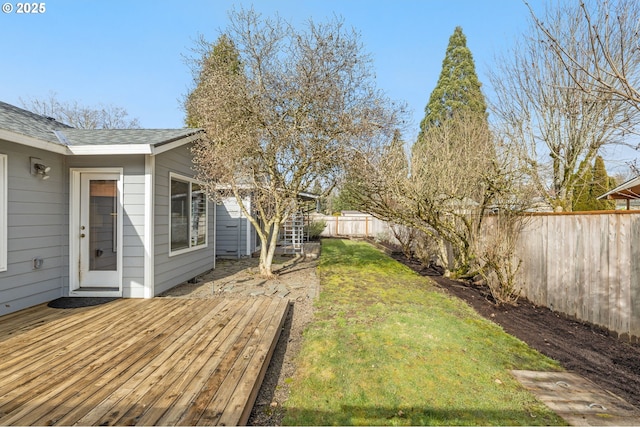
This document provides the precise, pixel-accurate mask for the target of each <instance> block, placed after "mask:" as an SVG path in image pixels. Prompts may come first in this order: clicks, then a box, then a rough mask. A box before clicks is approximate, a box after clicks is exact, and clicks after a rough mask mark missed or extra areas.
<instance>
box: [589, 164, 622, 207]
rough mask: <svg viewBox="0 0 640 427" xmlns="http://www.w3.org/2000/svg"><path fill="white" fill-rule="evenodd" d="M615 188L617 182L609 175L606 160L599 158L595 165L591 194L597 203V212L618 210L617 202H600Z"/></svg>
mask: <svg viewBox="0 0 640 427" xmlns="http://www.w3.org/2000/svg"><path fill="white" fill-rule="evenodd" d="M614 188H615V180H614V179H613V178H611V177H610V176H609V175H607V169H606V168H605V165H604V159H603V158H602V157H601V156H597V157H596V160H595V162H594V165H593V182H592V184H591V194H592V195H593V199H594V201H595V209H596V210H609V209H615V208H616V202H615V200H598V197H600V196H602V195H603V194H605V193H606V192H608V191H609V190H613V189H614Z"/></svg>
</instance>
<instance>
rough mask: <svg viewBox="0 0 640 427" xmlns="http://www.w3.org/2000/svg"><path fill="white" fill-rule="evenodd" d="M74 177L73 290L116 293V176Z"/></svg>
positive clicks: (118, 218) (86, 174)
mask: <svg viewBox="0 0 640 427" xmlns="http://www.w3.org/2000/svg"><path fill="white" fill-rule="evenodd" d="M78 176H79V180H78V181H79V182H78V183H77V184H76V188H77V190H78V192H79V194H78V196H79V197H78V198H77V199H76V200H78V205H79V206H78V207H79V213H78V221H76V222H75V225H76V226H77V227H78V228H77V234H76V236H77V239H78V242H77V244H76V248H78V252H77V255H78V257H79V262H78V266H79V271H78V288H79V289H78V288H77V290H83V289H94V288H97V289H94V290H97V291H100V290H101V289H102V288H105V289H104V290H115V289H118V290H119V287H120V276H121V274H120V269H121V268H122V266H121V265H120V264H121V262H122V257H121V254H119V253H118V251H119V248H120V247H121V245H120V242H119V240H120V239H121V236H122V234H121V232H120V230H121V229H122V224H121V222H122V215H121V211H122V208H121V202H120V199H121V198H120V188H121V186H120V174H118V173H100V172H80V173H79V175H76V178H77V177H78ZM78 184H79V185H78Z"/></svg>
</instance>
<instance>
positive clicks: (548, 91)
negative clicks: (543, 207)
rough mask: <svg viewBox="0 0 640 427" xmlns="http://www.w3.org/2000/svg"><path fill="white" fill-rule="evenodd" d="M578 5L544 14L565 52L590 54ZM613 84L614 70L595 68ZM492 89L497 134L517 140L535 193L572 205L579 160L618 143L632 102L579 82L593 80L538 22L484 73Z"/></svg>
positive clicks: (559, 206) (579, 56) (560, 206)
mask: <svg viewBox="0 0 640 427" xmlns="http://www.w3.org/2000/svg"><path fill="white" fill-rule="evenodd" d="M581 13H582V9H581V8H580V7H579V6H578V5H574V4H571V3H567V4H563V5H561V6H558V7H556V8H554V9H549V10H548V11H547V14H546V15H545V22H546V25H548V26H549V28H553V29H554V31H556V32H557V34H561V35H562V42H563V43H564V46H565V48H566V52H567V54H569V55H571V57H572V58H574V59H575V60H576V61H588V59H587V57H586V55H587V52H586V51H585V50H584V49H583V48H582V46H586V45H588V44H589V43H590V39H589V32H585V29H584V28H581V27H580V26H579V25H577V23H579V22H580V16H581ZM601 78H602V79H603V80H604V81H608V82H610V83H611V84H614V77H613V76H604V75H603V76H601ZM490 80H491V83H492V85H493V87H494V90H495V99H494V102H493V103H492V105H491V110H492V112H493V113H494V117H495V118H496V122H497V123H498V126H499V131H500V132H501V134H503V135H504V136H505V138H507V140H508V141H509V142H510V143H511V144H513V145H514V146H517V147H519V150H520V154H521V156H520V157H521V160H522V162H523V165H525V166H526V167H527V168H528V171H529V175H530V176H531V179H532V182H533V183H534V184H535V185H536V187H537V189H538V192H539V194H540V195H542V196H544V197H546V199H547V201H548V202H549V203H550V204H551V205H552V206H553V207H554V209H556V210H565V211H569V210H571V200H572V193H573V189H574V187H575V185H576V182H577V181H579V180H580V179H581V178H582V176H583V175H584V173H585V170H584V167H585V165H588V164H590V163H593V159H594V158H595V157H596V156H597V155H598V153H599V152H600V151H601V149H602V147H604V146H605V145H607V144H616V143H622V142H623V140H624V139H623V137H624V134H625V131H626V129H628V128H629V127H630V125H631V124H632V123H633V117H634V114H637V110H636V109H635V108H634V107H633V106H632V105H631V104H629V103H626V102H619V101H617V100H616V98H615V96H614V94H613V93H607V92H601V93H599V95H598V96H593V93H589V91H584V90H582V89H581V88H592V87H594V85H597V84H598V83H597V81H596V79H595V78H594V76H593V75H592V74H591V73H589V72H586V71H580V70H569V69H568V68H567V66H566V63H565V62H563V60H562V58H560V57H559V56H558V55H557V53H556V51H555V50H554V49H553V48H551V47H550V43H549V38H548V36H547V34H546V33H545V32H544V31H543V30H542V29H541V27H540V26H538V25H535V23H532V25H531V27H530V31H529V33H528V34H527V35H526V36H525V37H524V38H523V40H522V41H521V43H519V44H517V45H516V46H515V47H514V48H513V49H512V50H510V51H509V52H507V53H505V54H504V55H503V56H502V57H500V58H499V59H498V60H497V61H496V67H495V69H494V71H493V72H492V73H491V75H490Z"/></svg>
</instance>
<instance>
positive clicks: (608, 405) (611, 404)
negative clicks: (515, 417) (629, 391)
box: [511, 371, 640, 426]
mask: <svg viewBox="0 0 640 427" xmlns="http://www.w3.org/2000/svg"><path fill="white" fill-rule="evenodd" d="M511 373H512V374H513V376H515V377H516V379H517V380H518V381H519V382H520V383H521V384H522V385H523V386H524V387H525V388H526V389H528V390H529V391H531V392H532V393H533V394H534V395H535V396H536V397H537V398H538V400H540V401H541V402H542V403H544V404H545V405H547V406H548V407H549V408H550V409H551V410H552V411H554V412H555V413H557V414H558V415H559V416H561V417H562V418H563V419H564V420H565V421H566V422H567V423H569V424H570V425H574V426H637V425H640V409H638V408H636V407H635V406H633V405H631V404H629V403H627V402H626V401H625V400H624V399H622V398H620V397H618V396H616V395H615V394H613V393H611V392H609V391H606V390H603V389H602V388H600V387H598V385H596V384H595V383H593V382H592V381H589V380H588V379H586V378H584V377H582V376H580V375H577V374H574V373H571V372H538V371H511Z"/></svg>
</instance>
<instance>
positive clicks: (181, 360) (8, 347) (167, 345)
mask: <svg viewBox="0 0 640 427" xmlns="http://www.w3.org/2000/svg"><path fill="white" fill-rule="evenodd" d="M288 307H289V302H288V300H287V299H282V298H274V299H269V298H259V299H256V298H254V299H202V300H198V299H177V298H155V299H150V300H140V299H120V300H116V301H113V302H110V303H107V304H103V305H100V306H95V307H85V308H76V309H66V310H62V309H53V308H49V307H47V306H44V305H40V306H37V307H33V308H30V309H27V310H23V311H20V312H17V313H13V314H11V315H7V316H3V317H0V425H73V424H79V425H239V424H245V423H246V421H247V419H248V417H249V414H250V412H251V408H252V406H253V403H254V401H255V398H256V395H257V392H258V389H259V388H260V384H261V382H262V379H263V378H264V373H265V371H266V369H267V366H268V364H269V361H270V359H271V355H272V354H273V349H274V347H275V345H276V343H277V341H278V337H279V335H280V330H281V329H282V325H283V323H284V319H285V317H286V313H287V310H288Z"/></svg>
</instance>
